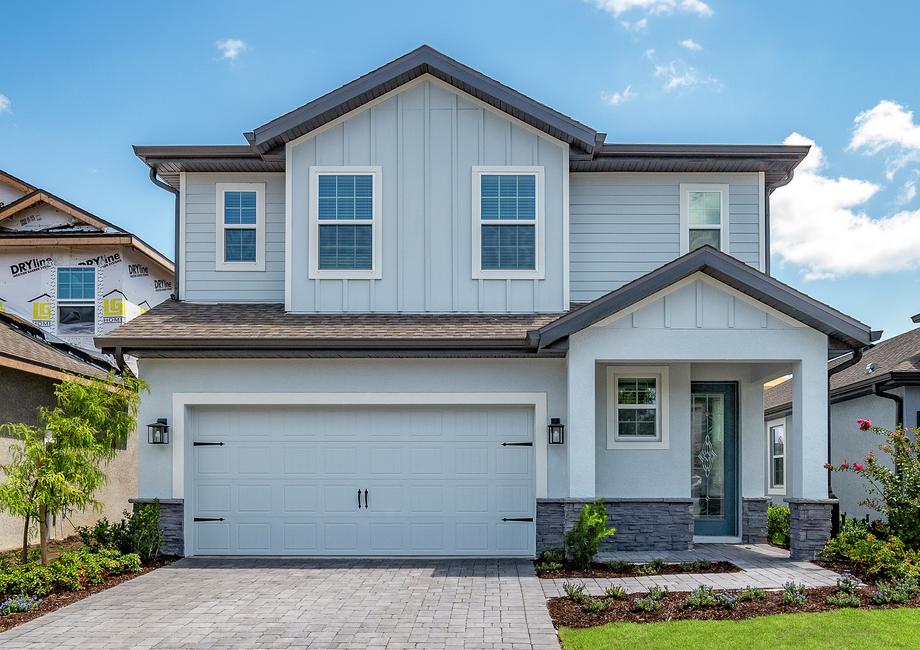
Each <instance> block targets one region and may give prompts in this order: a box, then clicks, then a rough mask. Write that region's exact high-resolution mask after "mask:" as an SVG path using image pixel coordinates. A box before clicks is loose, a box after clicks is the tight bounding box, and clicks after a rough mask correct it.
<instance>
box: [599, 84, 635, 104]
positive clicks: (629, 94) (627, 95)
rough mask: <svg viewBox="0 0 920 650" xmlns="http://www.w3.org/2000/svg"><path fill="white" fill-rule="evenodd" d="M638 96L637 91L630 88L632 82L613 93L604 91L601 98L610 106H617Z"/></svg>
mask: <svg viewBox="0 0 920 650" xmlns="http://www.w3.org/2000/svg"><path fill="white" fill-rule="evenodd" d="M636 97H638V93H634V92H633V90H632V84H630V85H628V86H626V88H624V89H623V90H621V91H619V92H615V93H604V95H603V99H604V101H605V102H607V103H608V104H610V105H611V106H619V105H620V104H625V103H626V102H628V101H630V100H633V99H635V98H636Z"/></svg>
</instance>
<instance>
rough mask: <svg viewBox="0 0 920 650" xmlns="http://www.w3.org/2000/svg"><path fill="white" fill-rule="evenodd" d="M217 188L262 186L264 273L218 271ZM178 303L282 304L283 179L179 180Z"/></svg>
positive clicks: (197, 176)
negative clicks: (180, 253) (220, 185)
mask: <svg viewBox="0 0 920 650" xmlns="http://www.w3.org/2000/svg"><path fill="white" fill-rule="evenodd" d="M217 183H265V270H264V271H218V270H216V265H217V264H216V255H217V247H216V237H217V234H216V227H217V223H216V218H217V217H216V215H217V206H216V204H215V202H216V200H217V198H216V197H217V187H216V186H217ZM182 193H183V195H184V197H185V205H184V208H185V210H184V214H183V215H182V216H183V226H182V227H183V233H182V234H183V238H184V242H183V243H184V250H183V253H184V259H182V260H180V264H179V270H180V273H181V274H182V278H181V283H182V287H181V297H182V299H183V300H190V301H192V302H226V303H242V302H277V303H281V302H284V174H281V173H276V174H259V173H246V174H225V173H191V172H186V173H185V174H184V176H183V183H182Z"/></svg>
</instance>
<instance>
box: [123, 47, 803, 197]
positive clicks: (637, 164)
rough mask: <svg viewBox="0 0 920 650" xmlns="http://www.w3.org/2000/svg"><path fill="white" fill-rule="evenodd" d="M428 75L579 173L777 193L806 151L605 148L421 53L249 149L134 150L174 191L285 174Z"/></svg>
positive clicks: (531, 103)
mask: <svg viewBox="0 0 920 650" xmlns="http://www.w3.org/2000/svg"><path fill="white" fill-rule="evenodd" d="M423 74H430V75H432V76H434V77H436V78H438V79H441V80H442V81H444V82H445V83H448V84H450V85H451V86H453V87H455V88H457V89H458V90H460V91H462V92H465V93H467V94H469V95H472V96H473V97H475V98H477V99H479V100H480V101H482V102H485V103H487V104H489V105H490V106H493V107H495V108H496V109H497V110H500V111H503V112H505V113H507V114H508V115H511V116H512V117H514V118H516V119H519V120H521V121H522V122H525V123H527V124H529V125H531V126H533V127H534V128H536V129H539V130H540V131H543V132H544V133H546V134H548V135H550V136H551V137H554V138H556V139H558V140H560V141H563V142H567V143H569V145H570V170H571V171H573V172H603V171H626V172H630V171H631V172H642V171H644V172H763V173H764V182H765V189H766V191H767V192H771V191H772V190H773V189H775V188H776V187H779V186H781V185H784V184H786V183H788V182H789V181H790V180H791V179H792V173H793V170H794V169H795V167H796V165H798V164H799V163H800V162H801V161H802V160H803V159H804V158H805V155H806V154H807V153H808V147H807V146H787V145H686V144H678V145H658V144H607V143H606V142H605V140H606V134H605V133H599V132H598V131H596V130H594V129H593V128H591V127H589V126H587V125H585V124H582V123H581V122H578V121H577V120H574V119H572V118H571V117H568V116H566V115H563V114H562V113H560V112H558V111H556V110H554V109H552V108H550V107H549V106H546V105H544V104H541V103H540V102H537V101H536V100H534V99H532V98H530V97H528V96H526V95H524V94H522V93H520V92H518V91H516V90H514V89H513V88H509V87H508V86H505V85H504V84H502V83H500V82H498V81H496V80H494V79H492V78H490V77H487V76H486V75H484V74H482V73H480V72H478V71H476V70H473V69H472V68H469V67H467V66H465V65H463V64H462V63H460V62H458V61H456V60H454V59H452V58H450V57H449V56H447V55H445V54H442V53H441V52H438V51H437V50H435V49H434V48H432V47H429V46H427V45H423V46H421V47H419V48H417V49H415V50H413V51H412V52H409V53H408V54H406V55H404V56H401V57H400V58H398V59H396V60H395V61H391V62H390V63H387V64H386V65H384V66H382V67H380V68H378V69H377V70H374V71H373V72H370V73H368V74H366V75H364V76H361V77H359V78H357V79H355V80H354V81H351V82H349V83H347V84H345V85H344V86H342V87H341V88H338V89H337V90H334V91H332V92H330V93H327V94H325V95H323V96H322V97H319V98H318V99H315V100H313V101H311V102H309V103H308V104H305V105H303V106H301V107H300V108H297V109H295V110H293V111H291V112H290V113H287V114H285V115H283V116H281V117H279V118H277V119H274V120H272V121H270V122H268V123H266V124H263V125H262V126H259V127H257V128H256V129H254V130H253V131H252V132H250V133H245V134H244V136H245V137H246V139H247V141H248V143H249V144H248V145H204V146H195V145H190V146H135V147H134V152H135V154H136V155H137V156H138V157H139V158H140V159H141V160H143V161H144V162H145V163H146V164H147V165H148V166H149V167H151V168H152V169H154V170H156V173H157V174H158V175H159V176H160V178H162V179H163V181H164V182H166V183H168V184H169V185H170V186H172V187H174V188H178V187H179V174H180V173H181V172H183V171H188V172H281V171H284V151H283V146H284V144H285V143H286V142H290V141H291V140H293V139H295V138H298V137H300V136H302V135H305V134H307V133H310V132H311V131H313V130H315V129H317V128H319V127H321V126H322V125H324V124H328V123H329V122H330V121H332V120H334V119H336V118H338V117H341V116H342V115H345V114H346V113H349V112H350V111H353V110H355V109H357V108H360V107H361V106H364V105H365V104H367V103H368V102H371V101H373V100H374V99H376V98H378V97H380V96H381V95H383V94H385V93H387V92H390V91H392V90H395V89H397V88H399V87H400V86H401V85H403V84H405V83H407V82H409V81H412V80H413V79H416V78H418V77H419V76H421V75H423Z"/></svg>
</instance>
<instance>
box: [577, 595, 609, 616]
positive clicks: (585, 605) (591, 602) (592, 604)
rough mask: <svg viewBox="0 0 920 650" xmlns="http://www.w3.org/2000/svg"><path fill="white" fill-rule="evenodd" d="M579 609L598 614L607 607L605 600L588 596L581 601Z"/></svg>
mask: <svg viewBox="0 0 920 650" xmlns="http://www.w3.org/2000/svg"><path fill="white" fill-rule="evenodd" d="M581 609H582V611H584V612H585V613H587V614H600V613H601V612H602V611H604V610H605V609H607V601H606V600H601V599H600V598H593V597H591V596H588V597H587V598H585V599H584V601H583V602H582V603H581Z"/></svg>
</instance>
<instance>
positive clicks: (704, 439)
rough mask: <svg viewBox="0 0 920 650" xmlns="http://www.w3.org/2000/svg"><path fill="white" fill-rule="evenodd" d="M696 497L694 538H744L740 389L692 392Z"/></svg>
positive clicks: (696, 388) (699, 386) (706, 386)
mask: <svg viewBox="0 0 920 650" xmlns="http://www.w3.org/2000/svg"><path fill="white" fill-rule="evenodd" d="M690 400H691V402H690V404H691V406H690V422H691V440H692V443H691V447H690V496H691V498H692V499H693V515H694V525H693V534H694V535H706V536H716V537H734V536H736V535H737V534H738V442H737V441H738V385H737V384H735V383H733V382H693V384H692V385H691V388H690Z"/></svg>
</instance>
